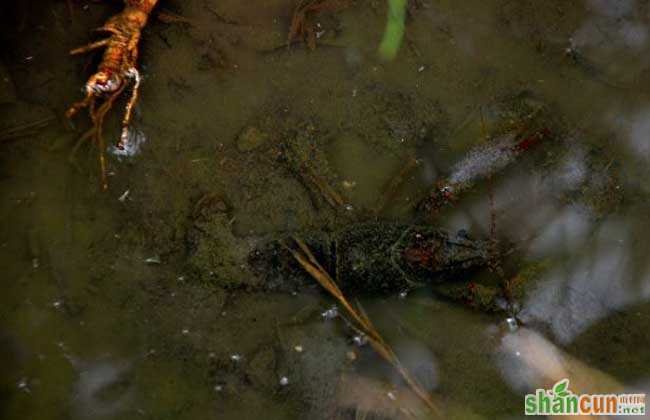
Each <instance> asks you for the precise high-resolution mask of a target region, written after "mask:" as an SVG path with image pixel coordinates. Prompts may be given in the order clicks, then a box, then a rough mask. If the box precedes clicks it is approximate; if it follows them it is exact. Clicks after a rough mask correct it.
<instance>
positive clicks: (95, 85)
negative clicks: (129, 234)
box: [65, 0, 158, 189]
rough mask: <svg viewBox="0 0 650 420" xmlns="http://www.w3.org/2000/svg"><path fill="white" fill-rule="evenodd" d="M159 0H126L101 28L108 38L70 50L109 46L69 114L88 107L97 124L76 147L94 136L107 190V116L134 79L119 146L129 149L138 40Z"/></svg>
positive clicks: (137, 78)
mask: <svg viewBox="0 0 650 420" xmlns="http://www.w3.org/2000/svg"><path fill="white" fill-rule="evenodd" d="M157 2H158V0H125V7H124V9H123V10H122V12H120V13H118V14H117V15H115V16H113V17H111V18H110V19H109V20H108V21H107V22H106V23H105V24H104V26H102V27H100V28H99V29H98V31H100V32H107V33H109V34H110V35H109V37H108V38H105V39H102V40H100V41H96V42H93V43H91V44H88V45H86V46H84V47H81V48H77V49H74V50H72V51H71V52H70V54H71V55H77V54H83V53H86V52H89V51H93V50H96V49H99V48H105V50H104V56H103V58H102V61H101V63H100V64H99V67H98V70H97V72H96V73H95V74H93V75H92V76H91V77H90V78H89V79H88V81H87V82H86V86H85V92H86V97H85V98H84V99H83V100H82V101H79V102H77V103H75V104H73V105H72V106H71V107H70V108H69V109H68V110H67V111H66V114H65V115H66V117H67V118H72V117H73V116H74V115H75V114H77V113H78V112H79V111H80V110H81V109H83V108H87V109H88V113H89V115H90V119H91V121H92V123H93V127H92V128H91V129H90V130H88V131H87V132H86V133H85V134H84V135H82V136H81V138H80V139H79V142H78V143H77V146H75V150H76V148H77V147H78V145H79V144H81V143H82V142H83V141H85V140H87V139H92V140H93V141H94V142H95V144H97V147H98V148H99V164H100V169H101V183H102V188H103V189H107V188H108V181H107V179H106V176H107V170H106V158H105V156H104V150H105V145H104V138H103V137H102V127H103V124H104V117H105V116H106V113H107V112H108V111H109V110H110V109H111V107H112V106H113V103H114V102H115V101H116V100H117V98H118V97H119V96H120V95H121V94H122V92H123V91H124V90H125V89H126V87H127V86H128V85H129V84H130V83H131V82H133V90H132V93H131V98H130V99H129V101H128V103H127V105H126V110H125V113H124V117H123V119H122V135H121V136H120V140H119V141H118V143H117V146H116V147H117V148H118V149H126V148H128V147H129V145H128V142H129V125H130V123H131V116H132V113H133V107H134V106H135V103H136V101H137V100H138V92H139V88H140V81H141V79H140V72H139V71H138V69H137V64H136V62H137V58H138V43H139V41H140V34H141V31H142V29H143V28H144V26H145V25H146V24H147V19H148V17H149V14H150V13H151V10H152V9H153V8H154V7H155V6H156V3H157ZM98 99H100V100H101V104H99V105H98V104H97V100H98Z"/></svg>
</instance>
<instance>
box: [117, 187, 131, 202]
mask: <svg viewBox="0 0 650 420" xmlns="http://www.w3.org/2000/svg"><path fill="white" fill-rule="evenodd" d="M130 193H131V190H126V191H124V192H123V193H122V195H121V196H119V197H118V199H117V201H119V202H120V203H124V201H126V198H127V197H128V196H129V194H130Z"/></svg>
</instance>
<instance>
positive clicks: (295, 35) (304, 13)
mask: <svg viewBox="0 0 650 420" xmlns="http://www.w3.org/2000/svg"><path fill="white" fill-rule="evenodd" d="M349 5H350V0H300V1H299V2H298V5H297V6H296V9H295V10H294V12H293V17H292V19H291V27H290V28H289V35H288V37H287V48H290V47H291V44H293V43H294V42H296V40H302V41H303V42H304V43H305V44H306V45H307V46H308V47H309V49H310V50H314V49H316V39H318V38H320V35H319V32H317V31H316V29H315V27H314V24H313V23H312V21H311V20H312V19H313V17H314V16H315V15H318V14H320V13H323V12H330V13H333V12H338V11H340V10H342V9H345V8H346V7H348V6H349Z"/></svg>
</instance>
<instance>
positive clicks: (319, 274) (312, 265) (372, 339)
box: [283, 237, 441, 417]
mask: <svg viewBox="0 0 650 420" xmlns="http://www.w3.org/2000/svg"><path fill="white" fill-rule="evenodd" d="M293 240H294V242H295V243H296V244H297V245H298V249H294V248H291V247H289V246H288V245H286V244H283V246H284V247H285V248H286V249H287V250H288V251H289V252H290V253H291V254H292V255H293V257H294V258H295V260H296V261H297V262H298V263H299V264H300V265H301V266H302V267H303V268H304V269H305V271H307V273H309V274H310V275H311V276H312V277H313V278H314V280H316V281H317V282H318V283H319V284H320V285H321V286H322V287H323V288H324V289H325V290H327V291H328V292H329V293H330V294H331V295H332V296H333V297H334V298H335V299H336V300H337V301H338V302H339V304H340V305H341V306H343V308H344V309H345V311H346V312H347V314H348V315H349V316H350V317H351V319H350V320H349V325H350V326H351V327H352V328H353V329H355V330H356V331H357V333H358V335H359V336H361V335H363V336H364V337H365V338H366V339H367V340H368V343H370V345H371V346H372V348H373V349H374V350H375V351H376V352H377V353H378V354H379V355H380V356H381V357H382V358H384V360H386V361H387V362H389V363H390V364H391V365H393V367H395V369H396V370H397V372H398V373H399V374H400V375H401V376H402V378H404V380H405V381H406V383H407V384H408V386H409V387H410V388H411V390H413V392H414V393H415V394H416V395H417V396H418V397H419V398H421V399H422V401H423V402H424V403H425V404H426V406H427V407H428V408H429V410H430V411H431V412H432V413H433V414H434V415H435V416H436V417H440V416H441V411H440V408H438V406H437V405H436V404H435V403H434V402H433V399H432V398H431V396H430V395H429V394H428V393H427V392H426V391H425V390H424V388H422V386H421V385H420V384H419V383H418V381H417V380H416V379H415V378H414V377H413V376H411V374H410V373H409V371H408V370H407V369H406V368H405V367H404V366H403V365H402V363H401V362H400V360H399V359H398V357H397V355H396V354H395V352H394V351H393V349H392V348H391V347H390V345H389V344H388V343H387V342H386V341H385V340H384V338H383V337H382V336H381V335H380V334H379V332H378V331H377V329H376V328H375V326H374V324H373V323H372V321H371V320H370V318H368V316H367V315H366V313H365V311H364V310H363V309H362V308H358V309H355V308H353V307H352V305H350V303H349V302H348V300H347V299H346V298H345V296H344V295H343V293H342V292H341V290H340V289H339V287H338V286H337V285H336V282H335V281H334V280H333V279H332V277H330V275H329V273H328V272H327V271H326V270H325V269H324V268H323V267H322V266H321V265H320V263H319V262H318V260H316V257H315V256H314V254H313V253H312V252H311V250H310V249H309V247H307V245H306V244H305V242H303V241H302V240H301V239H300V238H298V237H294V238H293Z"/></svg>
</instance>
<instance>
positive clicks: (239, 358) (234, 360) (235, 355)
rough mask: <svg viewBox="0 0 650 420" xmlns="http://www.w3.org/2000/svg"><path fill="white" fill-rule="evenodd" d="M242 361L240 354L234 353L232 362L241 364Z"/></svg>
mask: <svg viewBox="0 0 650 420" xmlns="http://www.w3.org/2000/svg"><path fill="white" fill-rule="evenodd" d="M241 359H242V356H241V354H239V353H234V354H231V355H230V360H232V361H233V362H235V363H237V362H240V361H241Z"/></svg>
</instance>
